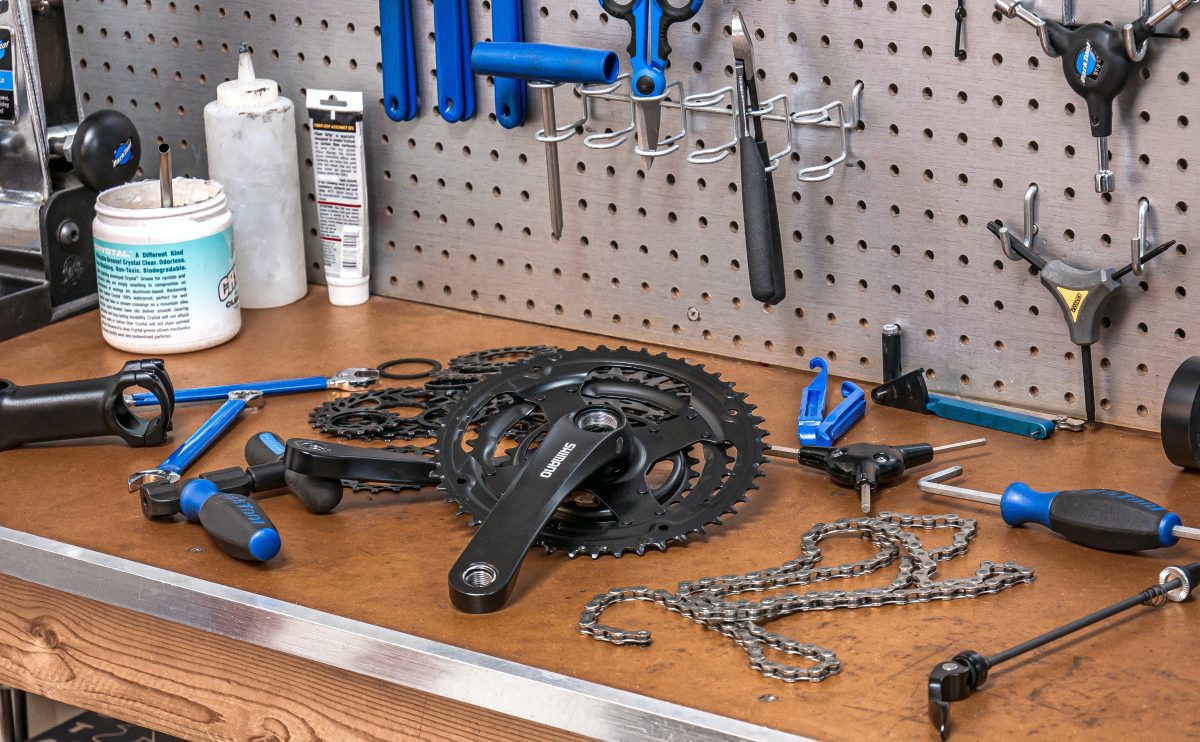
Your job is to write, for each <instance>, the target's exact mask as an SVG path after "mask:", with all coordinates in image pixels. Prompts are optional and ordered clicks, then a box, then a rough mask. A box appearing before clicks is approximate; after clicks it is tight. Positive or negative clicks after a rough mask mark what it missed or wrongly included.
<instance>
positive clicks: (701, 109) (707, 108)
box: [683, 85, 796, 173]
mask: <svg viewBox="0 0 1200 742" xmlns="http://www.w3.org/2000/svg"><path fill="white" fill-rule="evenodd" d="M734 94H735V93H734V89H733V86H732V85H726V86H725V87H723V88H721V89H719V90H714V91H712V92H710V93H696V94H694V95H689V96H688V97H686V98H684V99H683V107H684V108H685V109H686V110H688V111H695V112H698V113H718V114H726V115H730V116H732V115H733V109H732V108H731V106H732V101H733V96H734ZM726 98H728V99H729V101H730V102H729V103H725V102H724V101H725V99H726ZM777 107H782V108H783V114H782V115H780V114H777V113H775V110H776V108H777ZM747 113H748V115H750V116H753V117H756V118H761V119H762V120H764V121H778V122H783V123H785V124H786V123H788V122H790V121H791V118H792V102H791V100H790V99H789V98H788V97H787V95H786V94H782V93H781V94H779V95H776V96H774V97H772V98H768V99H766V100H764V101H762V102H760V103H759V107H758V108H757V109H755V110H753V111H748V112H747ZM734 128H735V130H736V128H737V123H736V121H735V122H734ZM787 129H788V135H787V146H786V147H784V148H783V149H782V150H780V151H778V152H776V153H774V154H772V155H770V157H769V158H768V162H767V167H766V171H767V172H768V173H773V172H775V171H776V170H777V169H779V165H780V164H781V163H782V162H783V160H784V158H786V157H788V156H789V155H791V154H792V152H793V151H795V149H796V146H795V144H794V142H793V137H792V127H791V126H790V124H789V125H788V127H787ZM737 143H738V140H737V136H736V135H735V136H734V137H733V138H732V139H730V140H729V141H728V142H725V143H723V144H719V145H717V146H715V147H705V148H703V149H697V150H695V151H693V152H691V153H689V154H688V156H687V161H688V162H690V163H692V164H693V165H713V164H716V163H718V162H720V161H721V160H724V159H725V158H726V157H728V156H729V155H731V154H733V151H734V149H735V148H736V147H737Z"/></svg>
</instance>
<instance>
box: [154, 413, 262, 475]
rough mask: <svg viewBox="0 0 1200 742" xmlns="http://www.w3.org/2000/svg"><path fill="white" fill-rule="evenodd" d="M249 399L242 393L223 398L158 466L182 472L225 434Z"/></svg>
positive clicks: (163, 469) (164, 469)
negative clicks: (209, 415)
mask: <svg viewBox="0 0 1200 742" xmlns="http://www.w3.org/2000/svg"><path fill="white" fill-rule="evenodd" d="M260 396H261V395H260ZM249 401H250V400H249V399H247V397H246V396H242V395H238V396H231V397H230V398H229V399H227V400H225V403H224V404H222V405H221V406H220V407H218V408H217V411H216V412H214V413H213V414H212V417H210V418H208V419H207V420H205V421H204V424H203V425H201V426H200V427H199V428H197V429H196V432H194V433H192V434H191V435H190V436H188V439H187V440H186V441H184V442H183V443H181V444H180V445H179V448H176V449H175V450H174V451H172V452H171V455H170V456H168V457H167V458H165V459H163V462H162V464H160V465H159V467H158V468H159V469H160V470H162V471H165V472H170V473H172V474H183V472H185V471H187V468H188V467H189V466H191V465H192V464H193V463H195V461H196V459H198V458H200V455H201V454H202V453H204V452H205V451H206V450H208V447H209V446H211V445H212V444H213V443H214V442H216V440H217V439H218V438H220V437H221V436H222V435H224V434H225V431H226V430H228V429H229V426H230V425H232V424H233V421H234V420H236V419H237V417H238V415H240V414H241V413H242V410H244V409H246V405H247V403H248V402H249Z"/></svg>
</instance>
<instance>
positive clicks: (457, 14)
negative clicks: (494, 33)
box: [433, 0, 475, 124]
mask: <svg viewBox="0 0 1200 742" xmlns="http://www.w3.org/2000/svg"><path fill="white" fill-rule="evenodd" d="M433 38H434V57H435V61H436V63H437V89H438V106H437V109H438V114H439V115H440V116H441V117H442V118H443V119H445V120H446V121H448V122H450V123H452V124H453V123H457V122H459V121H466V120H467V119H469V118H471V117H473V116H474V115H475V80H474V78H473V77H472V75H471V14H470V10H469V7H468V5H467V1H466V0H433Z"/></svg>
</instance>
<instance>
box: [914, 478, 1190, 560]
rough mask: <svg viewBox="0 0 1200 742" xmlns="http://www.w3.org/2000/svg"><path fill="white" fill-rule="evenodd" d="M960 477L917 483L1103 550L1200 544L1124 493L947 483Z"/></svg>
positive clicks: (1158, 510)
mask: <svg viewBox="0 0 1200 742" xmlns="http://www.w3.org/2000/svg"><path fill="white" fill-rule="evenodd" d="M960 474H962V467H959V466H953V467H950V468H949V469H944V470H942V471H939V472H935V473H933V474H930V475H929V476H927V477H923V478H922V479H921V480H920V481H919V482H917V487H918V488H919V489H920V490H921V491H922V492H931V493H934V494H939V495H949V496H951V497H957V498H959V499H962V500H973V501H975V502H982V503H986V504H988V505H998V506H999V507H1000V516H1001V517H1002V518H1004V522H1005V523H1007V524H1008V525H1010V526H1014V527H1016V526H1022V525H1025V524H1026V523H1037V524H1039V525H1042V526H1045V527H1046V528H1049V529H1050V530H1051V531H1053V532H1054V533H1057V534H1059V535H1061V536H1065V537H1066V538H1067V539H1069V540H1071V541H1073V542H1074V543H1077V544H1081V545H1083V546H1088V547H1091V548H1093V549H1103V550H1104V551H1119V552H1128V551H1141V550H1143V549H1159V548H1165V547H1168V546H1174V545H1175V544H1177V543H1179V539H1181V538H1187V539H1193V540H1200V529H1196V528H1188V527H1186V526H1184V525H1183V521H1182V519H1181V518H1180V517H1179V515H1178V514H1176V513H1172V512H1171V511H1169V510H1167V509H1166V508H1165V507H1163V506H1162V505H1159V504H1157V503H1154V502H1151V501H1150V500H1146V499H1143V498H1141V497H1138V496H1137V495H1133V494H1130V493H1128V492H1122V491H1120V490H1111V489H1104V488H1097V489H1085V490H1064V491H1057V492H1040V491H1038V490H1035V489H1033V488H1032V487H1030V486H1029V485H1027V484H1024V483H1022V482H1014V483H1012V484H1010V485H1009V486H1008V487H1006V488H1005V490H1004V493H1003V494H999V495H997V494H995V493H994V492H983V491H980V490H972V489H967V488H965V487H955V486H953V485H948V484H944V482H946V481H948V480H951V479H954V478H955V477H957V476H959V475H960Z"/></svg>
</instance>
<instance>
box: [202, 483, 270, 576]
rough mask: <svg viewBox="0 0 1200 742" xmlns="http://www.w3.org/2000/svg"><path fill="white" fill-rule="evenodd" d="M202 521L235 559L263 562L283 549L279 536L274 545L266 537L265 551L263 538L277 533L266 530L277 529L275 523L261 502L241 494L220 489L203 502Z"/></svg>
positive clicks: (221, 547)
mask: <svg viewBox="0 0 1200 742" xmlns="http://www.w3.org/2000/svg"><path fill="white" fill-rule="evenodd" d="M200 524H201V525H202V526H204V530H206V531H208V534H209V535H210V536H211V537H212V540H213V541H214V542H216V544H217V546H218V547H220V549H221V551H223V552H225V553H226V554H228V555H229V556H231V557H234V558H235V559H243V560H245V561H250V562H261V561H266V560H267V559H270V558H271V557H273V556H275V554H276V553H278V551H279V547H278V536H275V537H274V544H273V547H274V548H271V547H272V543H271V539H269V538H268V539H266V542H267V543H266V544H265V551H264V545H263V544H261V543H260V542H259V539H263V538H264V536H266V535H274V534H267V533H266V532H267V531H275V525H274V524H273V523H271V519H270V518H268V517H267V514H266V513H264V512H263V509H262V508H260V507H259V506H258V503H256V502H254V501H253V500H251V499H249V498H246V497H242V496H241V495H234V494H230V493H227V492H218V493H216V494H214V495H212V496H211V497H209V498H208V499H207V500H205V501H204V504H203V505H201V506H200ZM260 534H261V535H260ZM256 536H257V538H256Z"/></svg>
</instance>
